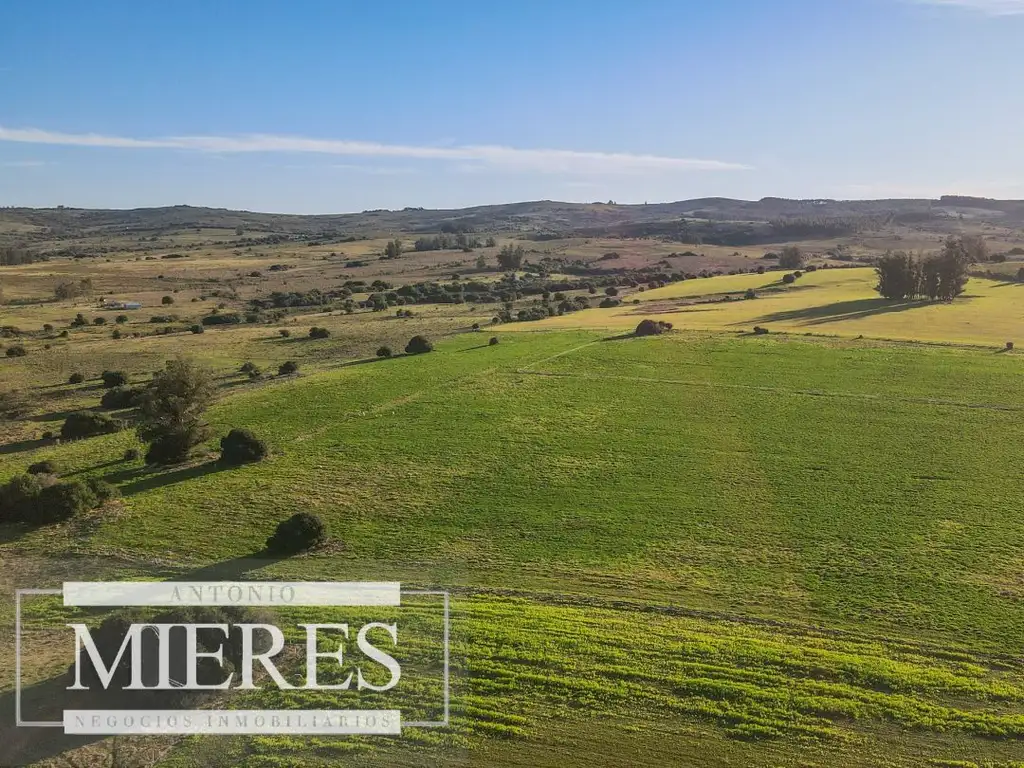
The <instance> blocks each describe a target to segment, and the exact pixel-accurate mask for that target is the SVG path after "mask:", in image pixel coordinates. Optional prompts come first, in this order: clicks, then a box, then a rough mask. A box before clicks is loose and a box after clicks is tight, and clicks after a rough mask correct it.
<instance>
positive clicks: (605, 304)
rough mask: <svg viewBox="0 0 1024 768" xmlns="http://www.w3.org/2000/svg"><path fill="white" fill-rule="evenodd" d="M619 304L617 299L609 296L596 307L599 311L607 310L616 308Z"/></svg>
mask: <svg viewBox="0 0 1024 768" xmlns="http://www.w3.org/2000/svg"><path fill="white" fill-rule="evenodd" d="M621 303H622V302H620V301H619V300H618V299H613V298H612V297H611V296H609V297H608V298H606V299H601V303H600V304H598V305H597V306H599V307H600V308H601V309H608V308H609V307H617V306H619V304H621Z"/></svg>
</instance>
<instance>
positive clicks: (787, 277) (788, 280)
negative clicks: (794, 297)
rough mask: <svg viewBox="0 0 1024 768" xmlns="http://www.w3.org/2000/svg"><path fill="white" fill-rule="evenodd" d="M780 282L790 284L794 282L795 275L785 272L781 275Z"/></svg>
mask: <svg viewBox="0 0 1024 768" xmlns="http://www.w3.org/2000/svg"><path fill="white" fill-rule="evenodd" d="M782 282H783V283H785V284H786V285H792V284H793V283H795V282H796V275H794V274H785V275H783V276H782Z"/></svg>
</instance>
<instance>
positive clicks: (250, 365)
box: [238, 360, 259, 373]
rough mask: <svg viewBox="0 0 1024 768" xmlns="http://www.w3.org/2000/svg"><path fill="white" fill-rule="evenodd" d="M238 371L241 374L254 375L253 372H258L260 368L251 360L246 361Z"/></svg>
mask: <svg viewBox="0 0 1024 768" xmlns="http://www.w3.org/2000/svg"><path fill="white" fill-rule="evenodd" d="M238 370H239V371H240V372H241V373H252V372H253V371H258V370H259V368H257V367H256V363H254V362H252V361H251V360H246V361H245V362H244V363H242V367H241V368H239V369H238Z"/></svg>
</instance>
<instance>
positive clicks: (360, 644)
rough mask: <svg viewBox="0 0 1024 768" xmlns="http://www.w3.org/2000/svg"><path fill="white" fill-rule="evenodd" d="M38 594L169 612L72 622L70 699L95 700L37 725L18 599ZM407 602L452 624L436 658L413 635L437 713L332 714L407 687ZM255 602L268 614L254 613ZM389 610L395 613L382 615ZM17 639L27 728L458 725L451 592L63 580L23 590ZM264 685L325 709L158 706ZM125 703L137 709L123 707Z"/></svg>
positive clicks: (161, 730) (85, 607) (241, 730)
mask: <svg viewBox="0 0 1024 768" xmlns="http://www.w3.org/2000/svg"><path fill="white" fill-rule="evenodd" d="M35 595H60V596H61V597H62V599H63V605H64V606H65V607H67V608H69V609H78V611H77V612H78V613H79V614H81V613H82V612H83V611H85V612H89V611H92V612H94V613H95V612H96V611H102V610H107V611H109V610H110V609H114V608H120V609H125V608H131V609H133V610H139V609H150V610H154V609H155V610H157V611H159V610H164V611H165V612H164V613H163V614H162V616H157V617H156V618H148V619H147V618H140V617H138V616H129V617H128V618H125V617H123V616H122V617H119V618H118V620H116V621H113V620H108V621H105V622H104V623H103V624H101V625H100V626H98V627H97V626H96V625H95V622H94V623H93V626H90V625H89V623H88V622H86V621H83V620H76V621H67V622H66V623H65V624H64V628H65V629H66V631H67V636H68V641H69V643H73V652H74V664H73V669H72V670H70V671H69V674H68V675H67V678H68V679H67V685H65V686H62V687H63V689H64V690H65V691H67V692H68V696H69V701H70V700H72V699H74V697H75V696H78V697H79V698H78V699H77V700H78V701H82V700H85V701H87V702H88V706H84V707H83V706H75V705H74V704H69V706H67V707H66V708H64V710H63V718H62V719H61V720H59V721H57V720H30V719H25V718H24V717H23V712H22V662H23V658H22V654H23V650H24V649H23V627H22V611H23V602H24V601H25V600H27V599H30V598H31V596H35ZM411 596H416V600H417V601H419V602H420V611H421V613H422V599H426V600H428V601H430V600H433V601H434V603H435V604H434V608H435V609H436V608H440V614H441V616H440V617H441V618H442V619H443V625H442V627H441V629H442V632H441V637H440V640H441V642H440V643H437V646H438V647H437V648H436V649H433V650H436V656H437V658H436V659H427V660H426V661H424V659H423V658H422V656H423V646H424V645H430V643H425V642H424V639H423V638H422V637H419V638H416V639H415V640H414V643H413V644H414V645H415V647H416V648H417V658H418V662H419V663H418V671H419V672H422V671H423V667H424V666H426V667H427V668H428V670H430V671H428V672H427V674H434V672H433V670H435V669H436V670H437V671H438V672H440V678H441V679H440V680H439V681H437V680H435V681H434V682H435V683H439V685H436V686H435V687H436V689H437V690H438V692H439V693H440V694H441V701H439V702H437V703H436V705H435V707H434V711H436V712H438V713H439V715H440V716H439V717H436V718H435V719H416V720H407V721H404V722H403V717H402V709H401V708H399V707H397V706H396V707H394V708H381V707H379V706H367V707H366V708H358V707H352V706H340V705H339V706H338V707H337V708H324V707H323V706H322V704H323V703H324V702H325V701H330V700H331V697H332V696H336V697H337V703H339V704H340V703H342V702H344V703H346V704H349V705H350V704H351V703H353V701H356V702H358V699H359V697H361V696H364V695H365V696H366V697H367V698H371V697H372V700H373V701H374V702H375V704H378V705H379V702H380V701H381V697H383V696H386V695H387V694H389V693H395V692H399V693H400V687H401V683H402V680H403V661H402V658H403V656H402V653H401V651H402V639H403V632H402V629H401V628H400V625H401V620H400V619H399V618H396V612H397V611H398V609H399V608H400V607H401V606H403V598H409V597H411ZM438 604H439V605H438ZM254 608H260V609H269V613H267V614H264V615H257V616H256V617H255V618H254V615H253V614H252V612H251V609H254ZM302 608H310V609H316V610H314V611H313V612H314V613H317V612H320V614H323V612H324V611H326V612H327V613H330V614H331V615H332V620H329V621H322V620H318V621H311V620H309V619H308V617H307V618H304V619H303V618H297V616H298V614H301V613H302V611H301V609H302ZM355 608H358V609H359V616H358V617H354V618H352V620H344V619H345V617H344V613H345V610H351V609H355ZM167 609H171V610H170V611H169V612H168V611H167ZM384 609H388V612H389V616H388V617H387V618H375V617H374V616H373V614H374V612H375V611H383V610H384ZM339 612H340V613H341V614H342V615H341V616H340V617H339V616H338V614H339ZM435 612H436V611H435ZM168 617H169V618H168ZM288 618H290V619H291V621H290V622H289V621H288ZM15 633H16V634H15V652H16V676H17V682H16V691H15V710H16V720H17V725H19V726H22V727H61V728H63V729H64V733H66V734H80V735H86V734H88V735H113V734H181V735H187V734H293V735H302V734H319V735H347V734H361V735H375V734H376V735H393V734H399V733H401V731H402V728H403V727H405V728H412V727H418V728H441V727H445V726H447V725H448V722H449V699H450V680H449V642H450V638H449V594H448V593H447V592H444V591H432V590H405V591H403V590H402V589H401V585H400V584H399V583H397V582H227V581H216V582H66V583H65V584H64V585H63V588H62V589H22V590H18V591H17V594H16V599H15ZM422 687H423V686H422V685H418V686H417V688H422ZM428 687H429V686H428ZM268 689H269V690H271V691H272V692H276V693H283V692H287V696H279V697H277V698H278V699H279V700H285V701H287V702H288V703H289V704H291V703H292V702H294V701H301V700H302V697H301V694H303V693H306V692H310V693H311V694H312V695H313V696H314V697H315V699H314V700H315V701H316V702H317V704H319V705H321V706H319V707H318V708H302V707H294V708H292V707H288V708H281V707H276V708H267V709H262V708H259V709H257V708H234V709H216V708H213V709H211V708H198V707H187V706H185V707H183V706H174V707H167V706H162V705H165V704H167V703H168V702H173V703H175V704H178V703H179V702H182V701H191V700H193V699H195V698H197V697H199V696H202V695H212V696H221V697H223V696H225V695H227V694H228V693H229V692H239V695H242V696H246V697H247V698H246V699H245V701H246V702H249V701H252V700H259V698H260V697H259V693H260V692H264V691H266V690H268ZM82 697H86V698H85V699H82ZM272 698H273V697H272ZM397 700H399V701H400V699H397ZM125 702H136V704H137V705H136V706H129V707H125V706H123V704H124V703H125ZM140 702H141V704H140Z"/></svg>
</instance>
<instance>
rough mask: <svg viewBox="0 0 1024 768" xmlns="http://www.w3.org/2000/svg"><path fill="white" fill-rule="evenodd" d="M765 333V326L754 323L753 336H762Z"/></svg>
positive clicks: (766, 331) (766, 330)
mask: <svg viewBox="0 0 1024 768" xmlns="http://www.w3.org/2000/svg"><path fill="white" fill-rule="evenodd" d="M766 333H768V329H767V328H762V327H761V326H760V325H755V326H754V335H755V336H763V335H765V334H766Z"/></svg>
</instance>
